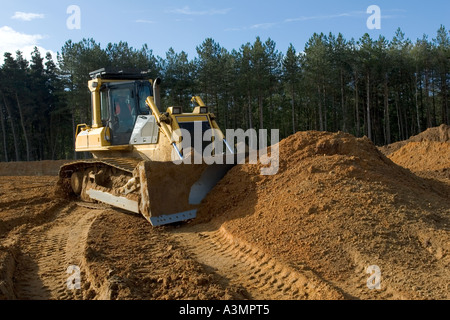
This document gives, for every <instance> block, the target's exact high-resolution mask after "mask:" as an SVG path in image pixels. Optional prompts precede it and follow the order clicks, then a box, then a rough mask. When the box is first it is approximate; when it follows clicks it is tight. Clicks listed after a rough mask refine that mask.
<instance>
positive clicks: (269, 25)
mask: <svg viewBox="0 0 450 320" xmlns="http://www.w3.org/2000/svg"><path fill="white" fill-rule="evenodd" d="M275 25H276V23H272V22H268V23H258V24H254V25H252V26H251V27H250V29H270V28H272V27H273V26H275Z"/></svg>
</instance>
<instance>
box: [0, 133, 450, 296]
mask: <svg viewBox="0 0 450 320" xmlns="http://www.w3.org/2000/svg"><path fill="white" fill-rule="evenodd" d="M447 129H448V128H439V129H436V130H435V132H437V133H439V132H444V133H443V134H444V138H445V134H448V133H446V132H447V131H445V130H447ZM439 130H440V131H439ZM427 134H428V136H431V135H430V132H428V133H427ZM423 136H424V135H423ZM279 146H280V169H279V172H278V174H277V175H275V176H261V175H260V169H261V165H243V166H236V167H235V168H233V169H232V170H231V171H230V172H229V173H228V174H227V176H226V177H225V178H224V179H223V180H222V181H221V182H220V183H219V184H218V185H217V186H216V188H215V189H214V190H213V192H211V193H210V194H209V195H208V197H207V198H206V199H205V201H204V202H203V204H202V207H201V210H200V211H199V214H198V216H199V217H198V219H196V220H194V221H191V222H189V223H180V224H178V225H171V226H166V227H162V228H152V227H151V226H150V224H148V222H146V220H145V219H144V218H141V217H140V216H136V215H131V214H127V213H125V212H122V211H118V210H115V209H111V208H108V207H105V206H101V205H89V206H86V205H83V204H80V203H78V202H77V200H74V199H61V198H59V197H57V196H55V192H54V187H55V184H56V177H55V176H46V175H40V176H31V175H32V173H33V171H32V170H33V164H16V166H18V169H17V171H16V172H18V173H17V175H14V176H2V177H0V299H155V300H159V299H164V300H173V299H199V300H219V299H223V300H228V299H237V300H244V299H258V300H300V299H333V300H334V299H449V297H450V296H449V287H448V286H449V283H450V276H449V274H448V270H449V262H450V257H449V247H450V237H449V213H450V179H449V177H448V173H449V170H450V159H449V155H450V148H449V143H448V141H442V139H434V140H433V141H432V139H422V141H408V142H405V143H404V144H403V145H402V146H401V148H397V147H395V150H394V147H390V148H388V147H386V148H384V149H383V148H381V150H382V151H383V153H385V154H386V155H387V156H388V157H386V156H385V155H384V154H383V153H382V152H380V151H379V150H378V149H377V148H376V147H375V146H373V144H371V143H370V142H369V141H368V140H367V139H365V138H362V139H356V138H354V137H353V136H350V135H347V134H343V133H335V134H333V133H323V132H300V133H298V134H296V135H294V136H291V137H289V138H288V139H285V140H283V141H282V142H280V145H279ZM386 150H388V151H389V152H386ZM37 165H38V166H39V168H40V169H39V172H53V171H55V170H56V171H57V169H58V167H59V165H60V163H52V162H47V163H45V164H43V163H39V164H37ZM399 165H401V166H403V167H400V166H399ZM12 172H14V166H12V164H8V167H7V168H5V167H3V168H2V165H1V164H0V174H1V175H6V174H9V175H13V174H14V173H12ZM24 174H25V175H26V174H29V175H30V176H24ZM371 265H377V266H378V267H379V268H380V270H381V289H380V290H370V289H369V288H368V286H367V280H368V278H369V276H370V274H368V273H366V271H367V267H368V266H371ZM69 266H77V267H79V270H80V272H81V274H80V275H81V282H80V285H81V288H80V289H78V290H77V289H72V290H69V289H68V285H67V279H68V278H69V277H70V276H71V274H70V273H68V272H67V270H68V268H69Z"/></svg>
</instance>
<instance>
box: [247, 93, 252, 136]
mask: <svg viewBox="0 0 450 320" xmlns="http://www.w3.org/2000/svg"><path fill="white" fill-rule="evenodd" d="M247 95H248V125H249V129H253V120H252V98H251V96H250V91H249V92H248V94H247Z"/></svg>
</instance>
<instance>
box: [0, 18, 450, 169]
mask: <svg viewBox="0 0 450 320" xmlns="http://www.w3.org/2000/svg"><path fill="white" fill-rule="evenodd" d="M102 67H118V68H136V69H141V70H150V73H151V76H152V77H153V78H155V77H161V78H162V79H163V82H162V96H163V103H164V104H165V106H171V105H180V106H183V107H184V108H185V109H186V110H189V108H190V97H191V96H193V95H200V96H201V97H202V98H203V100H204V101H205V102H206V104H208V105H209V106H211V108H212V111H213V112H214V113H215V114H216V116H217V119H218V123H219V126H220V127H221V128H222V129H225V128H232V129H236V128H243V129H248V128H255V129H260V128H265V129H279V130H280V137H281V138H284V137H287V136H289V135H291V134H293V133H294V132H296V131H304V130H324V131H345V132H349V133H351V134H353V135H355V136H358V137H360V136H364V135H365V136H367V137H368V138H370V139H371V140H372V141H373V142H374V143H375V144H378V145H385V144H389V143H392V142H395V141H399V140H404V139H407V138H409V137H410V136H412V135H414V134H417V133H419V132H422V131H424V130H425V129H427V128H429V127H434V126H437V125H440V124H442V123H446V124H450V110H449V105H448V88H449V80H450V78H449V77H450V37H449V32H448V31H447V30H446V28H445V27H444V26H441V27H440V28H439V30H438V31H437V34H436V36H435V37H433V38H432V39H429V38H428V36H426V35H424V36H423V38H421V39H417V40H416V41H414V42H413V41H411V40H410V39H408V38H406V37H405V34H404V33H403V32H402V31H401V30H400V29H398V30H397V32H396V34H395V36H394V37H393V39H391V40H388V39H386V38H385V37H383V36H380V37H379V38H378V39H372V38H371V37H370V35H369V34H365V35H363V36H362V37H361V38H360V39H357V40H355V39H351V40H347V39H345V38H344V36H343V35H342V34H338V35H334V34H332V33H330V34H328V35H326V34H314V35H313V36H312V37H311V38H310V39H309V41H308V42H307V43H306V45H305V48H303V50H302V51H298V50H296V49H295V48H294V47H293V46H292V45H290V46H289V48H287V50H286V52H285V53H283V52H280V51H279V50H278V49H277V47H276V43H275V42H274V41H273V40H272V39H270V38H269V39H267V40H265V41H263V40H262V39H260V38H259V37H257V38H256V39H255V41H254V42H253V43H246V44H244V45H242V46H241V47H240V48H239V49H233V50H232V51H229V50H227V49H226V48H224V47H222V46H220V44H219V43H217V42H216V41H215V40H214V39H210V38H209V39H205V40H204V42H203V43H202V44H200V45H199V46H198V47H197V56H196V57H194V58H193V59H190V58H189V57H188V55H187V54H186V53H185V52H183V51H182V52H175V51H174V50H173V49H172V48H171V49H169V50H168V52H167V53H166V56H165V57H159V56H155V55H154V54H153V51H152V50H151V49H150V48H149V47H148V46H147V45H144V46H143V47H142V48H140V49H135V48H133V47H130V46H129V45H128V43H127V42H119V43H116V44H112V43H109V44H108V45H107V46H106V47H105V48H102V47H101V45H100V43H97V42H96V41H95V40H94V39H83V40H82V41H80V42H77V43H75V42H73V41H71V40H68V41H67V42H66V43H65V44H64V46H63V47H62V48H61V50H60V52H58V55H57V57H52V56H51V55H50V53H47V54H46V56H45V57H43V56H41V53H40V52H39V50H37V48H36V49H35V50H34V51H33V53H32V55H31V60H30V61H27V60H26V59H24V57H23V53H21V52H19V51H18V52H15V55H13V54H11V53H6V54H5V56H4V63H3V65H2V66H1V68H0V119H1V121H0V125H1V132H0V135H1V139H0V146H1V152H0V160H1V161H32V160H46V159H73V158H77V154H76V153H75V152H74V133H75V128H76V125H77V124H79V123H90V122H91V121H90V119H91V106H90V95H89V91H88V87H87V82H88V80H89V72H91V71H93V70H96V69H99V68H102ZM78 157H79V155H78Z"/></svg>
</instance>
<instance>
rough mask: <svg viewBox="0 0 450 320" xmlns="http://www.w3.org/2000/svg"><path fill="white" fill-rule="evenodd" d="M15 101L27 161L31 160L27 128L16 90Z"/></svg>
mask: <svg viewBox="0 0 450 320" xmlns="http://www.w3.org/2000/svg"><path fill="white" fill-rule="evenodd" d="M16 101H17V108H18V109H19V116H20V125H21V126H22V131H23V137H24V138H25V148H26V151H27V161H31V159H30V143H29V141H28V135H27V129H26V127H25V122H24V121H23V114H22V107H21V106H20V101H19V96H18V95H17V92H16Z"/></svg>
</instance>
